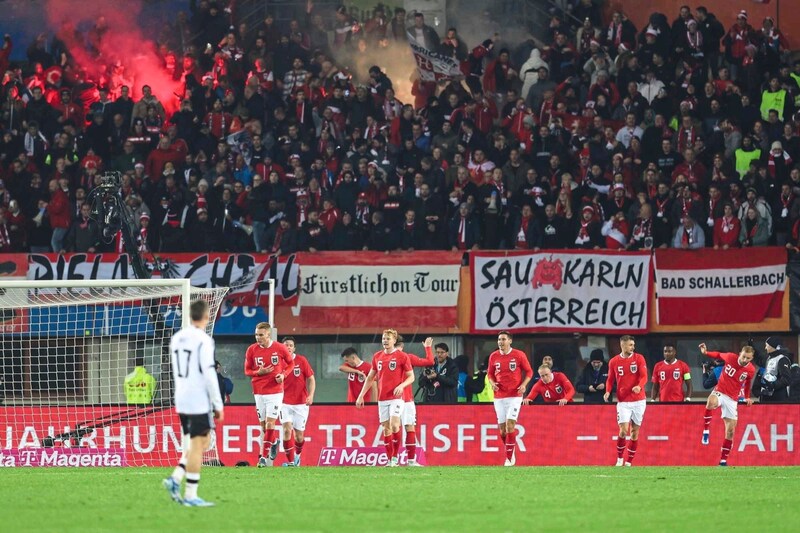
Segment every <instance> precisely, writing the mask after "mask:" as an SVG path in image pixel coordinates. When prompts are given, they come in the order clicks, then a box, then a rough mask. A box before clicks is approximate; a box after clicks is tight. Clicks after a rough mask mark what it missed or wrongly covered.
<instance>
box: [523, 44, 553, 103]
mask: <svg viewBox="0 0 800 533" xmlns="http://www.w3.org/2000/svg"><path fill="white" fill-rule="evenodd" d="M540 67H546V68H549V67H547V62H546V61H545V60H544V59H542V53H541V52H540V51H539V49H538V48H534V49H533V50H531V56H530V57H529V58H528V60H527V61H525V63H523V64H522V68H520V69H519V76H520V78H521V79H522V92H520V93H519V94H521V95H523V96H527V95H528V91H530V90H531V86H533V85H534V84H535V83H536V82H537V81H539V68H540Z"/></svg>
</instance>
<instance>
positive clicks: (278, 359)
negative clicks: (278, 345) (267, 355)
mask: <svg viewBox="0 0 800 533" xmlns="http://www.w3.org/2000/svg"><path fill="white" fill-rule="evenodd" d="M279 362H280V358H279V357H278V356H277V355H273V356H272V366H276V365H277V364H278V363H279Z"/></svg>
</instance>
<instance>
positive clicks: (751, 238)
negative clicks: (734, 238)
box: [739, 206, 769, 247]
mask: <svg viewBox="0 0 800 533" xmlns="http://www.w3.org/2000/svg"><path fill="white" fill-rule="evenodd" d="M768 240H769V228H768V227H767V223H766V221H765V220H764V219H763V218H762V217H761V215H760V214H759V213H758V210H757V209H756V208H755V207H753V206H751V207H748V208H747V216H746V217H745V219H744V220H743V221H742V224H741V230H740V231H739V242H740V244H741V245H742V246H743V247H748V246H766V245H767V241H768Z"/></svg>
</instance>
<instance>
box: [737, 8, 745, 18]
mask: <svg viewBox="0 0 800 533" xmlns="http://www.w3.org/2000/svg"><path fill="white" fill-rule="evenodd" d="M736 18H737V19H744V20H747V10H745V9H742V10H741V11H739V14H738V15H736Z"/></svg>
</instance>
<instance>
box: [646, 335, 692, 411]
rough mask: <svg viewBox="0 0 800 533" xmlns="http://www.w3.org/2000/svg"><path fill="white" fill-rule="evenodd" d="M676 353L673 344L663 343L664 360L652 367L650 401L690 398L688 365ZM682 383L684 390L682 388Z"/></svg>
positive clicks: (672, 400) (676, 400)
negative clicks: (684, 386)
mask: <svg viewBox="0 0 800 533" xmlns="http://www.w3.org/2000/svg"><path fill="white" fill-rule="evenodd" d="M677 355H678V351H677V350H676V349H675V345H674V344H672V343H671V342H668V343H666V344H664V360H663V361H659V362H658V363H656V366H655V367H653V379H652V382H653V390H652V392H651V393H650V399H651V400H652V401H654V402H657V401H662V402H683V401H686V402H688V401H690V400H691V399H692V373H691V371H690V370H689V365H687V364H686V363H685V362H683V361H680V360H679V359H677V357H676V356H677ZM684 384H686V392H684V390H683V385H684Z"/></svg>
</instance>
